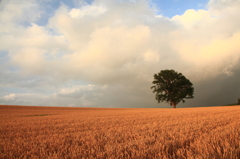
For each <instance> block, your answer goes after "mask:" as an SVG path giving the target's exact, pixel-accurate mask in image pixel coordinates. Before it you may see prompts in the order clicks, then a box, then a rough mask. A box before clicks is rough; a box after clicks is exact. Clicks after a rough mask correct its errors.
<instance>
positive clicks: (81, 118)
mask: <svg viewBox="0 0 240 159" xmlns="http://www.w3.org/2000/svg"><path fill="white" fill-rule="evenodd" d="M0 124H1V125H0V126H1V127H0V132H1V133H0V158H112V159H114V158H139V159H141V158H163V159H164V158H179V159H184V158H188V159H191V158H196V159H208V158H209V159H214V158H215V159H219V158H225V159H238V158H240V106H228V107H205V108H179V109H113V108H112V109H111V108H109V109H108V108H59V107H27V106H0Z"/></svg>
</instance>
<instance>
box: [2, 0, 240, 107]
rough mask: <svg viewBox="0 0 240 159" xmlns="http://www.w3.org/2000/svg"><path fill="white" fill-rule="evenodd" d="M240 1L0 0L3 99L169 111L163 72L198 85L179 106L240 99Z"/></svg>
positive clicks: (12, 102) (21, 102)
mask: <svg viewBox="0 0 240 159" xmlns="http://www.w3.org/2000/svg"><path fill="white" fill-rule="evenodd" d="M239 10H240V0H195V1H189V0H168V1H166V0H62V1H59V0H42V1H38V0H21V1H19V0H1V1H0V104H2V105H4V104H7V105H36V106H65V107H106V108H108V107H111V108H115V107H118V108H171V107H170V106H169V104H167V103H160V104H158V103H157V101H156V100H155V94H153V93H152V90H151V89H150V87H151V86H152V81H153V75H154V74H155V73H158V72H160V71H161V70H165V69H174V70H175V71H177V72H180V73H182V74H183V75H184V76H185V77H186V78H187V79H189V80H190V81H191V82H192V83H193V87H194V89H195V90H194V99H189V100H186V103H184V104H182V103H181V104H178V105H177V107H200V106H218V105H224V104H230V103H236V102H237V99H238V98H240V82H239V79H240V27H239V26H240V14H239Z"/></svg>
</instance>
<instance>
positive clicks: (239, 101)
mask: <svg viewBox="0 0 240 159" xmlns="http://www.w3.org/2000/svg"><path fill="white" fill-rule="evenodd" d="M227 105H240V98H238V102H237V103H232V104H227Z"/></svg>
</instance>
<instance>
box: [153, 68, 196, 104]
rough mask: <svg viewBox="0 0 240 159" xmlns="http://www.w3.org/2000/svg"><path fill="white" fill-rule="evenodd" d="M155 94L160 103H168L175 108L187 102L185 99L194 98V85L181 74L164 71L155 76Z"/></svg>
mask: <svg viewBox="0 0 240 159" xmlns="http://www.w3.org/2000/svg"><path fill="white" fill-rule="evenodd" d="M152 83H153V84H154V86H152V87H151V89H153V93H156V95H155V98H156V100H157V101H158V103H160V102H167V103H169V104H170V105H171V106H173V107H174V108H176V105H177V104H178V103H179V102H181V101H182V102H183V103H184V102H185V99H190V98H194V96H193V93H194V88H193V84H192V83H191V82H190V81H189V80H188V79H187V78H186V77H185V76H184V75H182V74H181V73H178V72H176V71H174V70H162V71H160V72H159V73H157V74H154V81H153V82H152Z"/></svg>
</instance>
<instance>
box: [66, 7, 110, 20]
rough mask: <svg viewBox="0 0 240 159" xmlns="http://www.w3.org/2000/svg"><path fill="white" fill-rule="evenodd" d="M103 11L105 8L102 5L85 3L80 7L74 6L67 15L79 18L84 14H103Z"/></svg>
mask: <svg viewBox="0 0 240 159" xmlns="http://www.w3.org/2000/svg"><path fill="white" fill-rule="evenodd" d="M105 11H106V9H105V8H103V7H98V6H91V5H87V6H84V7H83V8H81V9H76V8H73V9H71V11H70V12H69V15H70V16H71V18H73V19H79V18H82V17H84V16H98V15H99V14H103V13H104V12H105Z"/></svg>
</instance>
